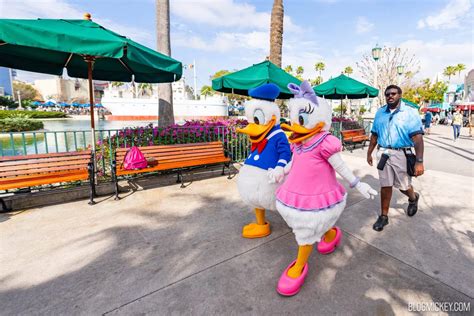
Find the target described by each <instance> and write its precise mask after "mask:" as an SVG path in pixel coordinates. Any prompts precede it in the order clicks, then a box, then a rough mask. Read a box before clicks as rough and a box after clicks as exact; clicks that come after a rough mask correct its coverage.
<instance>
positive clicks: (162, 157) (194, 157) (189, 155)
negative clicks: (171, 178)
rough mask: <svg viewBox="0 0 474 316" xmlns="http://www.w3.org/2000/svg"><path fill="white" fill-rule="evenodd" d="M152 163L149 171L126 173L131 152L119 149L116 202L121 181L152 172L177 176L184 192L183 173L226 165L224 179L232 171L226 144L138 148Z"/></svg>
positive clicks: (115, 170)
mask: <svg viewBox="0 0 474 316" xmlns="http://www.w3.org/2000/svg"><path fill="white" fill-rule="evenodd" d="M138 148H139V149H140V151H141V152H142V153H143V154H144V155H145V158H146V159H147V160H148V167H147V168H144V169H136V170H126V169H124V168H123V160H124V157H125V155H126V154H127V152H128V150H129V148H117V150H116V153H115V160H114V161H113V162H112V177H113V180H114V183H115V199H118V198H119V196H118V180H117V179H118V177H120V176H126V175H134V174H142V173H150V172H163V171H172V172H176V173H177V176H178V179H177V182H178V183H179V182H181V187H182V188H184V187H185V185H184V180H183V174H182V171H184V170H190V169H194V168H198V167H204V166H210V165H219V164H223V167H222V175H224V174H225V168H227V169H228V170H229V176H228V178H229V179H230V178H231V174H230V162H231V159H230V158H229V157H228V154H227V151H226V150H225V149H224V145H223V143H222V142H219V141H216V142H208V143H194V144H174V145H158V146H146V147H138Z"/></svg>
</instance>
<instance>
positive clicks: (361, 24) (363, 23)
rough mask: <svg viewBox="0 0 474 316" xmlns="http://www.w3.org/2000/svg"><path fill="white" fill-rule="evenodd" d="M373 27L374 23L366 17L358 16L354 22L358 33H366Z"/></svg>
mask: <svg viewBox="0 0 474 316" xmlns="http://www.w3.org/2000/svg"><path fill="white" fill-rule="evenodd" d="M373 28H374V24H373V23H370V22H369V21H368V20H367V18H366V17H364V16H359V17H358V18H357V22H356V32H357V33H358V34H362V33H367V32H369V31H371V30H372V29H373Z"/></svg>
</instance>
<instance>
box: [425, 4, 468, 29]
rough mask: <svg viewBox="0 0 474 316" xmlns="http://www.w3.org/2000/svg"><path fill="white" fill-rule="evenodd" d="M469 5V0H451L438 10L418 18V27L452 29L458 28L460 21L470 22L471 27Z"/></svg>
mask: <svg viewBox="0 0 474 316" xmlns="http://www.w3.org/2000/svg"><path fill="white" fill-rule="evenodd" d="M471 6H472V4H471V0H451V1H449V3H448V4H446V6H445V7H444V8H443V9H441V11H440V12H437V13H434V14H433V15H429V16H428V17H426V18H424V19H421V20H419V21H418V28H419V29H423V28H425V27H426V28H430V29H434V30H438V29H453V28H459V27H460V26H461V23H467V24H470V26H471V28H472V20H470V18H469V15H472V13H470V10H471Z"/></svg>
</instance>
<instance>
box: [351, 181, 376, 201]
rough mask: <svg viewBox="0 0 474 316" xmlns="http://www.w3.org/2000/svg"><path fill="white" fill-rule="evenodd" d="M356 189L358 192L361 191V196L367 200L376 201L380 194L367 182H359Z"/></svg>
mask: <svg viewBox="0 0 474 316" xmlns="http://www.w3.org/2000/svg"><path fill="white" fill-rule="evenodd" d="M355 188H356V189H357V191H359V193H360V194H362V195H363V196H364V197H365V198H366V199H372V200H373V199H374V198H375V197H376V196H377V195H378V193H377V191H375V190H374V189H372V187H371V186H370V185H368V184H367V183H365V182H361V181H359V182H357V184H356V186H355Z"/></svg>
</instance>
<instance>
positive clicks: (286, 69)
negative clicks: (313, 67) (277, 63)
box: [285, 65, 293, 74]
mask: <svg viewBox="0 0 474 316" xmlns="http://www.w3.org/2000/svg"><path fill="white" fill-rule="evenodd" d="M285 71H286V72H287V73H289V74H291V73H292V72H293V67H291V65H288V66H286V67H285Z"/></svg>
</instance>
